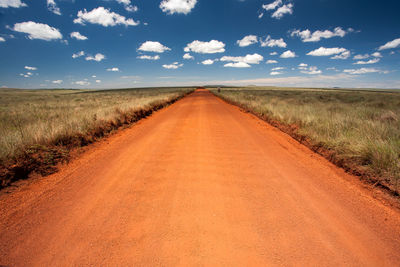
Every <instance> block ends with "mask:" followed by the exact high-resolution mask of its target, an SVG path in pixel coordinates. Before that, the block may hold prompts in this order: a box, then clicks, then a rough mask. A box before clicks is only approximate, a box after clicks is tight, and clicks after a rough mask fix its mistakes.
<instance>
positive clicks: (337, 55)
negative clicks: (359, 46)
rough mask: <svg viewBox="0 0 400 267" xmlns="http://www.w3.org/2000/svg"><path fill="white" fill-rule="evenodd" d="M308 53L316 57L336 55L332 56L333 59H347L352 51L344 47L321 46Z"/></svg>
mask: <svg viewBox="0 0 400 267" xmlns="http://www.w3.org/2000/svg"><path fill="white" fill-rule="evenodd" d="M307 55H309V56H315V57H322V56H333V55H334V56H333V57H331V58H332V59H347V58H348V57H350V51H348V50H347V49H346V48H342V47H333V48H325V47H322V46H321V47H320V48H318V49H315V50H313V51H311V52H309V53H307Z"/></svg>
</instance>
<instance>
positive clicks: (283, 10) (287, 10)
mask: <svg viewBox="0 0 400 267" xmlns="http://www.w3.org/2000/svg"><path fill="white" fill-rule="evenodd" d="M285 14H293V4H292V3H290V4H287V5H283V6H281V7H280V8H278V9H277V10H276V11H275V12H274V13H272V16H271V17H272V18H276V19H280V18H282V17H283V16H284V15H285Z"/></svg>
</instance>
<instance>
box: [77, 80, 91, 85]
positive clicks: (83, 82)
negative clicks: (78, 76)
mask: <svg viewBox="0 0 400 267" xmlns="http://www.w3.org/2000/svg"><path fill="white" fill-rule="evenodd" d="M73 84H76V85H81V86H85V85H90V82H88V81H76V82H73Z"/></svg>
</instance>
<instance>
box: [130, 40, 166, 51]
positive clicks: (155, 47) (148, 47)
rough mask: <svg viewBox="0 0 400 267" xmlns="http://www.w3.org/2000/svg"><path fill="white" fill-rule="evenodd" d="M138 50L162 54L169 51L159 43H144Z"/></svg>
mask: <svg viewBox="0 0 400 267" xmlns="http://www.w3.org/2000/svg"><path fill="white" fill-rule="evenodd" d="M138 50H139V51H144V52H154V53H164V52H165V51H168V50H171V49H170V48H169V47H166V46H164V45H162V44H161V43H159V42H153V41H146V42H144V43H143V44H142V45H141V46H140V47H139V48H138Z"/></svg>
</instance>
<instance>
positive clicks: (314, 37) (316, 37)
mask: <svg viewBox="0 0 400 267" xmlns="http://www.w3.org/2000/svg"><path fill="white" fill-rule="evenodd" d="M348 32H351V31H350V30H349V31H347V32H346V31H345V30H343V29H342V28H341V27H336V28H335V29H334V30H333V31H329V30H325V31H315V32H313V33H311V31H310V30H308V29H307V30H304V31H300V30H294V31H292V32H291V34H290V35H291V36H292V37H294V36H298V37H300V39H301V40H302V41H303V42H319V41H321V39H322V38H325V39H329V38H332V37H344V36H345V35H346V34H347V33H348Z"/></svg>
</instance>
